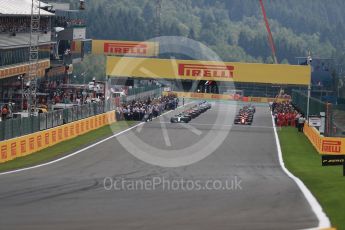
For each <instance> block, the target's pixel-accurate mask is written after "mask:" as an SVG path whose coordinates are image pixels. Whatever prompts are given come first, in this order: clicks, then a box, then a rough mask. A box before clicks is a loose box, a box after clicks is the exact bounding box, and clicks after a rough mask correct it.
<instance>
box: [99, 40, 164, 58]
mask: <svg viewBox="0 0 345 230" xmlns="http://www.w3.org/2000/svg"><path fill="white" fill-rule="evenodd" d="M92 54H104V55H114V56H124V55H127V56H134V57H156V56H158V54H159V44H158V43H157V42H140V41H111V40H92Z"/></svg>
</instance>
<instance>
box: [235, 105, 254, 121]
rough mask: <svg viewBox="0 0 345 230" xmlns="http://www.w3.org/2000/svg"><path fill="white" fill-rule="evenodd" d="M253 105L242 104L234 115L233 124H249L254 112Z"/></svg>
mask: <svg viewBox="0 0 345 230" xmlns="http://www.w3.org/2000/svg"><path fill="white" fill-rule="evenodd" d="M255 110H256V109H255V107H254V106H253V105H246V106H243V107H242V108H241V109H240V110H239V111H238V114H237V115H236V117H235V120H234V124H236V125H251V124H252V123H253V118H254V114H255Z"/></svg>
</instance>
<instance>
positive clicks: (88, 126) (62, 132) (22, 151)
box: [0, 111, 116, 163]
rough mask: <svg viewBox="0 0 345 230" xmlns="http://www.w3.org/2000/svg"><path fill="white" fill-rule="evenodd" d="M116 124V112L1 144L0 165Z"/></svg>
mask: <svg viewBox="0 0 345 230" xmlns="http://www.w3.org/2000/svg"><path fill="white" fill-rule="evenodd" d="M114 122H116V119H115V111H110V112H107V113H103V114H99V115H96V116H93V117H88V118H85V119H82V120H78V121H75V122H71V123H68V124H65V125H61V126H57V127H54V128H51V129H47V130H44V131H39V132H36V133H32V134H29V135H25V136H21V137H17V138H12V139H9V140H5V141H1V142H0V153H1V154H0V163H3V162H6V161H10V160H13V159H15V158H17V157H22V156H26V155H29V154H32V153H35V152H37V151H39V150H42V149H44V148H47V147H49V146H53V145H55V144H58V143H60V142H62V141H66V140H69V139H71V138H74V137H77V136H79V135H82V134H85V133H87V132H89V131H92V130H94V129H97V128H100V127H102V126H105V125H108V124H112V123H114Z"/></svg>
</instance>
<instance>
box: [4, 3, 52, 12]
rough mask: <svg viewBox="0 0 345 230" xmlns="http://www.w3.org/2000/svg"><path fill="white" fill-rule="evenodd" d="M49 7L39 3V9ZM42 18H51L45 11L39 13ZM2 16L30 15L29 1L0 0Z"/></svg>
mask: <svg viewBox="0 0 345 230" xmlns="http://www.w3.org/2000/svg"><path fill="white" fill-rule="evenodd" d="M46 6H49V5H48V4H46V3H44V2H41V7H46ZM40 14H41V15H43V16H52V15H54V14H53V13H50V12H48V11H46V10H42V9H41V11H40ZM4 15H18V16H19V15H31V0H20V1H18V0H0V16H4Z"/></svg>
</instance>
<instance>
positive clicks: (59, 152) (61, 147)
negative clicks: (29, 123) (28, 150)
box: [0, 121, 136, 172]
mask: <svg viewBox="0 0 345 230" xmlns="http://www.w3.org/2000/svg"><path fill="white" fill-rule="evenodd" d="M134 124H136V122H134V121H119V122H116V123H114V124H112V125H110V126H109V125H107V126H104V127H101V128H99V129H96V130H94V131H91V132H89V133H86V134H83V135H80V136H78V137H75V138H73V139H70V140H67V141H64V142H61V143H59V144H56V145H54V146H51V147H49V148H46V149H43V150H41V151H39V152H37V153H34V154H31V155H28V156H25V157H19V158H16V159H14V160H11V161H8V162H5V163H1V164H0V172H4V171H9V170H14V169H20V168H25V167H29V166H33V165H37V164H41V163H45V162H48V161H51V160H54V159H56V158H58V157H61V156H64V155H68V154H69V153H71V152H74V151H76V150H78V149H81V148H82V147H85V146H87V145H90V144H91V143H93V142H96V141H97V140H100V139H103V138H105V137H108V136H111V135H112V134H113V133H114V132H118V131H121V130H124V129H126V128H128V127H129V126H133V125H134Z"/></svg>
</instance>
